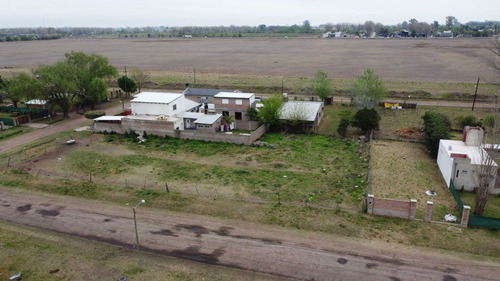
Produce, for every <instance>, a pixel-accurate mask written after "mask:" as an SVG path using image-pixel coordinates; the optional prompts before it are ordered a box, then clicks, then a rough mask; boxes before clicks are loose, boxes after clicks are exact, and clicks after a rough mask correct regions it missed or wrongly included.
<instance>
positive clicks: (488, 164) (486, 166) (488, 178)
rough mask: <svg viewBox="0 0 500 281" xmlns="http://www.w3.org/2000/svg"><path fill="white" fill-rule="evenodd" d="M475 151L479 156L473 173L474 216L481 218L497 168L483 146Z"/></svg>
mask: <svg viewBox="0 0 500 281" xmlns="http://www.w3.org/2000/svg"><path fill="white" fill-rule="evenodd" d="M497 131H498V127H497ZM492 143H496V142H492ZM476 151H477V155H479V168H478V170H477V171H476V173H475V175H476V181H477V186H476V187H475V188H474V193H475V202H474V215H477V216H482V215H483V214H484V209H485V207H486V203H487V201H488V194H489V193H490V191H491V190H493V189H494V188H495V182H494V179H495V176H496V175H497V173H498V166H497V164H496V163H495V160H494V159H493V158H492V157H491V156H490V155H489V152H488V149H487V148H486V146H485V145H478V146H477V150H476Z"/></svg>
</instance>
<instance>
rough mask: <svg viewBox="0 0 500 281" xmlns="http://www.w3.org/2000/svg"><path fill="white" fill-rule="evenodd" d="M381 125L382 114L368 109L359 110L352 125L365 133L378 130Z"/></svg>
mask: <svg viewBox="0 0 500 281" xmlns="http://www.w3.org/2000/svg"><path fill="white" fill-rule="evenodd" d="M379 123H380V114H379V113H378V111H377V110H376V109H374V108H367V107H365V108H363V109H360V110H358V111H357V112H356V114H354V117H353V120H352V125H353V126H354V127H356V128H359V129H361V130H362V131H363V132H365V133H366V132H368V131H370V130H373V129H378V128H379Z"/></svg>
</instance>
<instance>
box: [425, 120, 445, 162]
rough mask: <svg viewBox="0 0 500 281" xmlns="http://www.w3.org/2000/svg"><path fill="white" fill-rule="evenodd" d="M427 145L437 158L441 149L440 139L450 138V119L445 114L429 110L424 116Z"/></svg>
mask: <svg viewBox="0 0 500 281" xmlns="http://www.w3.org/2000/svg"><path fill="white" fill-rule="evenodd" d="M422 119H423V120H424V131H425V146H426V147H427V149H428V150H429V151H430V153H431V156H432V157H434V158H436V157H437V154H438V150H439V140H441V139H449V138H450V126H449V123H448V122H449V121H447V118H446V117H444V116H443V115H441V114H439V113H437V112H432V111H427V112H426V113H425V114H424V116H422Z"/></svg>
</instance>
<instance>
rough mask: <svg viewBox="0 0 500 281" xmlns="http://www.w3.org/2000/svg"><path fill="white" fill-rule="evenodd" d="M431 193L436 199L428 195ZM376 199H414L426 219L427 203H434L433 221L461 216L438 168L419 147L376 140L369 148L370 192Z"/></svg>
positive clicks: (418, 211)
mask: <svg viewBox="0 0 500 281" xmlns="http://www.w3.org/2000/svg"><path fill="white" fill-rule="evenodd" d="M427 190H434V191H435V192H436V193H437V196H432V197H431V196H428V195H427V194H425V192H426V191H427ZM370 192H371V193H372V194H374V195H375V197H381V198H391V199H399V200H407V199H417V214H416V217H417V218H420V219H424V218H425V210H426V206H427V203H426V202H427V201H432V202H433V203H434V206H433V212H432V220H435V221H444V216H445V215H446V214H453V215H455V216H460V213H459V211H458V208H457V204H456V203H455V201H454V199H453V197H452V195H451V193H450V192H449V190H448V188H447V187H446V183H445V182H444V180H443V177H442V176H441V173H440V172H439V168H438V166H437V163H436V161H435V160H434V159H432V158H431V157H430V156H429V155H428V153H427V151H426V149H425V146H424V145H422V144H416V143H409V142H398V141H384V140H376V141H374V142H373V146H372V170H371V191H370Z"/></svg>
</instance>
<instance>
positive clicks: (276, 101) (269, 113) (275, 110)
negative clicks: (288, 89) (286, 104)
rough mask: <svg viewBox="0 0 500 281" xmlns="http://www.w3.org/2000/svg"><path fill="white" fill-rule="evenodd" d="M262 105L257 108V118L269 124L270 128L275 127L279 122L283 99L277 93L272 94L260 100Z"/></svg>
mask: <svg viewBox="0 0 500 281" xmlns="http://www.w3.org/2000/svg"><path fill="white" fill-rule="evenodd" d="M262 103H263V104H264V106H263V107H261V108H260V109H259V119H260V122H261V123H264V124H269V125H270V126H271V128H276V127H277V126H278V124H279V119H280V114H281V108H282V107H283V100H282V99H281V97H280V96H279V95H274V96H272V97H270V98H268V99H264V100H262Z"/></svg>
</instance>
